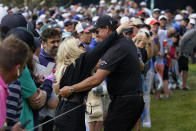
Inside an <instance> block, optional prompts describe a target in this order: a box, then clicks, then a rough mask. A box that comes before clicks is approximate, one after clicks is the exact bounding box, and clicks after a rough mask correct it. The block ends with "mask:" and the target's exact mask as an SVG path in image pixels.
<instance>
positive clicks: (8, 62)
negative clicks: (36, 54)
mask: <svg viewBox="0 0 196 131" xmlns="http://www.w3.org/2000/svg"><path fill="white" fill-rule="evenodd" d="M28 55H29V48H28V46H27V44H25V43H24V42H23V41H21V40H19V39H17V38H15V37H14V36H13V35H11V36H9V37H7V38H6V39H4V40H3V41H2V42H1V43H0V130H2V129H3V128H5V127H6V126H5V125H6V99H7V97H8V88H7V86H6V83H9V82H12V81H15V80H16V79H17V78H18V77H19V76H20V75H21V74H22V71H23V69H24V67H25V65H26V61H27V57H28ZM12 131H22V129H21V128H20V123H17V124H16V125H15V126H14V128H12Z"/></svg>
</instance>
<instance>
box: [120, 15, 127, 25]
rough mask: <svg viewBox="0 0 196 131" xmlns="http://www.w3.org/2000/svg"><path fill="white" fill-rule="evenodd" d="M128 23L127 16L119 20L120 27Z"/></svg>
mask: <svg viewBox="0 0 196 131" xmlns="http://www.w3.org/2000/svg"><path fill="white" fill-rule="evenodd" d="M127 21H129V17H127V16H123V17H122V18H121V19H120V24H121V25H122V24H123V23H125V22H127Z"/></svg>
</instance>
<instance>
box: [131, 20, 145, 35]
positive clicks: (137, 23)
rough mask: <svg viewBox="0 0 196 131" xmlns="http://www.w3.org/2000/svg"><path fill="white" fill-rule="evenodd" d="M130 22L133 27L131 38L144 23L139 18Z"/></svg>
mask: <svg viewBox="0 0 196 131" xmlns="http://www.w3.org/2000/svg"><path fill="white" fill-rule="evenodd" d="M132 22H133V25H134V27H133V34H132V37H135V36H136V34H137V33H138V31H139V29H140V28H141V27H142V26H143V25H144V23H143V22H142V20H141V19H139V18H136V19H134V20H133V21H132Z"/></svg>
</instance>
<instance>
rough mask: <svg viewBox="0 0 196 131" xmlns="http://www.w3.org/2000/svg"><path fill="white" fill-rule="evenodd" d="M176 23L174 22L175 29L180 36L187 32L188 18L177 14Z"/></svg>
mask: <svg viewBox="0 0 196 131" xmlns="http://www.w3.org/2000/svg"><path fill="white" fill-rule="evenodd" d="M175 20H176V23H174V24H173V27H174V29H175V30H176V32H177V33H179V35H180V36H183V34H184V33H185V32H186V30H187V29H186V27H187V25H188V23H189V19H188V18H184V19H183V18H182V17H181V15H176V17H175Z"/></svg>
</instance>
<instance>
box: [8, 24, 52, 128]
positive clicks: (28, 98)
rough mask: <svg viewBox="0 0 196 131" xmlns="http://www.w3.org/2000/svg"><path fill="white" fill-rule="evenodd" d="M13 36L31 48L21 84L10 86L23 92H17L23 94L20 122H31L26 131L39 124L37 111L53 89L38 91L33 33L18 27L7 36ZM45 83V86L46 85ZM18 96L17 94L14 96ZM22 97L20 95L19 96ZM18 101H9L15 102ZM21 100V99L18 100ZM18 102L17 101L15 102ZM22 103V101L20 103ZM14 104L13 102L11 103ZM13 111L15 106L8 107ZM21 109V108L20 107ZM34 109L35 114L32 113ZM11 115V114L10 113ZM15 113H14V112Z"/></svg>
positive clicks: (20, 79) (20, 80)
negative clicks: (33, 56)
mask: <svg viewBox="0 0 196 131" xmlns="http://www.w3.org/2000/svg"><path fill="white" fill-rule="evenodd" d="M11 34H13V35H14V36H16V37H17V38H19V39H21V40H23V41H24V42H25V43H26V44H28V46H29V47H30V55H29V57H28V63H27V66H26V67H25V69H24V71H23V72H22V75H21V77H20V78H19V79H18V80H19V82H20V84H19V83H17V82H15V83H14V84H11V85H10V88H11V87H12V88H16V87H17V89H19V88H18V87H19V86H20V87H21V89H22V92H17V93H21V94H22V112H21V114H20V121H21V123H22V124H24V123H25V122H26V121H27V120H29V119H30V120H31V121H30V123H29V124H28V125H27V127H26V128H25V129H31V128H33V127H34V126H36V125H37V124H38V117H39V116H38V112H37V111H36V110H37V109H40V108H41V107H42V106H43V105H45V102H46V100H47V97H48V96H49V95H50V94H51V91H52V90H51V89H50V88H47V90H43V89H41V90H40V89H37V86H36V84H35V81H34V80H33V79H35V80H36V77H35V75H34V64H33V61H32V60H33V59H32V55H33V52H34V51H35V45H34V38H33V35H32V34H31V32H29V31H28V30H27V29H26V28H23V27H18V28H14V29H12V30H10V31H9V32H8V34H7V36H9V35H11ZM45 82H46V83H47V82H49V83H50V82H51V81H50V80H45V81H44V83H45ZM44 83H43V85H44ZM12 95H16V92H14V94H12ZM19 96H20V95H19ZM15 97H16V96H15ZM13 100H16V99H9V101H13ZM18 100H19V99H18ZM15 102H16V101H15ZM18 102H20V101H18ZM11 103H13V102H11ZM8 107H9V108H10V109H12V111H13V106H8ZM18 107H19V106H18ZM33 109H34V112H32V111H33ZM9 113H10V112H9ZM12 113H13V112H12Z"/></svg>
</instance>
